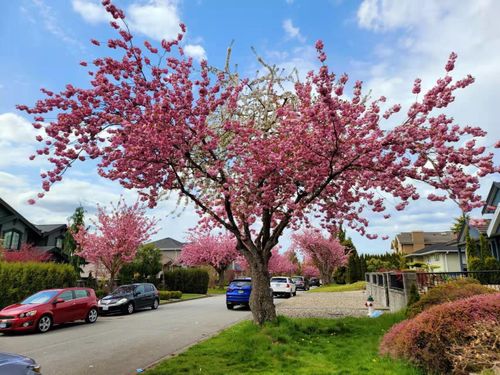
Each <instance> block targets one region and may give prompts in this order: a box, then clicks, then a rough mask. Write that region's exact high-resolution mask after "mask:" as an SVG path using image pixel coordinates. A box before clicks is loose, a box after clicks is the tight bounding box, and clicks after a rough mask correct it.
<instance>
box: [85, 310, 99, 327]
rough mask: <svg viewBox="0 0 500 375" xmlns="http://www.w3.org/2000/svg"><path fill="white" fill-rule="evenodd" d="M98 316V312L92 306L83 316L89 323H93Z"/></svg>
mask: <svg viewBox="0 0 500 375" xmlns="http://www.w3.org/2000/svg"><path fill="white" fill-rule="evenodd" d="M98 316H99V314H98V313H97V309H96V308H95V307H92V308H91V309H90V310H89V312H88V314H87V317H86V318H85V321H86V322H87V323H90V324H92V323H95V322H96V320H97V317H98Z"/></svg>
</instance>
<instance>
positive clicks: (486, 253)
mask: <svg viewBox="0 0 500 375" xmlns="http://www.w3.org/2000/svg"><path fill="white" fill-rule="evenodd" d="M488 257H491V250H490V245H489V244H488V240H487V239H486V236H485V235H483V234H482V233H481V234H480V235H479V258H481V261H482V262H483V263H484V261H485V259H486V258H488Z"/></svg>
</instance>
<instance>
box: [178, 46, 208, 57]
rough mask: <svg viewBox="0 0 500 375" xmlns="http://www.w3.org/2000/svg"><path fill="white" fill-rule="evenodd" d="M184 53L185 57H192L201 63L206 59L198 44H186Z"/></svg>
mask: <svg viewBox="0 0 500 375" xmlns="http://www.w3.org/2000/svg"><path fill="white" fill-rule="evenodd" d="M184 52H185V53H186V55H188V56H190V57H192V58H193V59H195V60H198V61H201V60H206V59H207V54H206V52H205V48H203V47H202V46H200V45H199V44H188V45H186V46H185V47H184Z"/></svg>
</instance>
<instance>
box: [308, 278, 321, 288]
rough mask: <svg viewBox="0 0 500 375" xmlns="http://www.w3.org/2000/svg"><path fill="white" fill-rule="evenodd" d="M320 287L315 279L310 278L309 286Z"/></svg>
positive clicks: (319, 283)
mask: <svg viewBox="0 0 500 375" xmlns="http://www.w3.org/2000/svg"><path fill="white" fill-rule="evenodd" d="M320 285H321V282H320V281H319V279H318V278H317V277H311V279H310V280H309V286H310V287H311V286H320Z"/></svg>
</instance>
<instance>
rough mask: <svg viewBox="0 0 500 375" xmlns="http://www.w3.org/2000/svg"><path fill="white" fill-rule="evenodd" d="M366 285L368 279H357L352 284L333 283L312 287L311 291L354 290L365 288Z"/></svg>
mask: <svg viewBox="0 0 500 375" xmlns="http://www.w3.org/2000/svg"><path fill="white" fill-rule="evenodd" d="M365 287H366V281H356V282H355V283H352V284H331V285H325V286H320V287H319V288H314V289H311V290H310V291H309V292H310V293H321V292H352V291H354V290H363V289H365Z"/></svg>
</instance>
